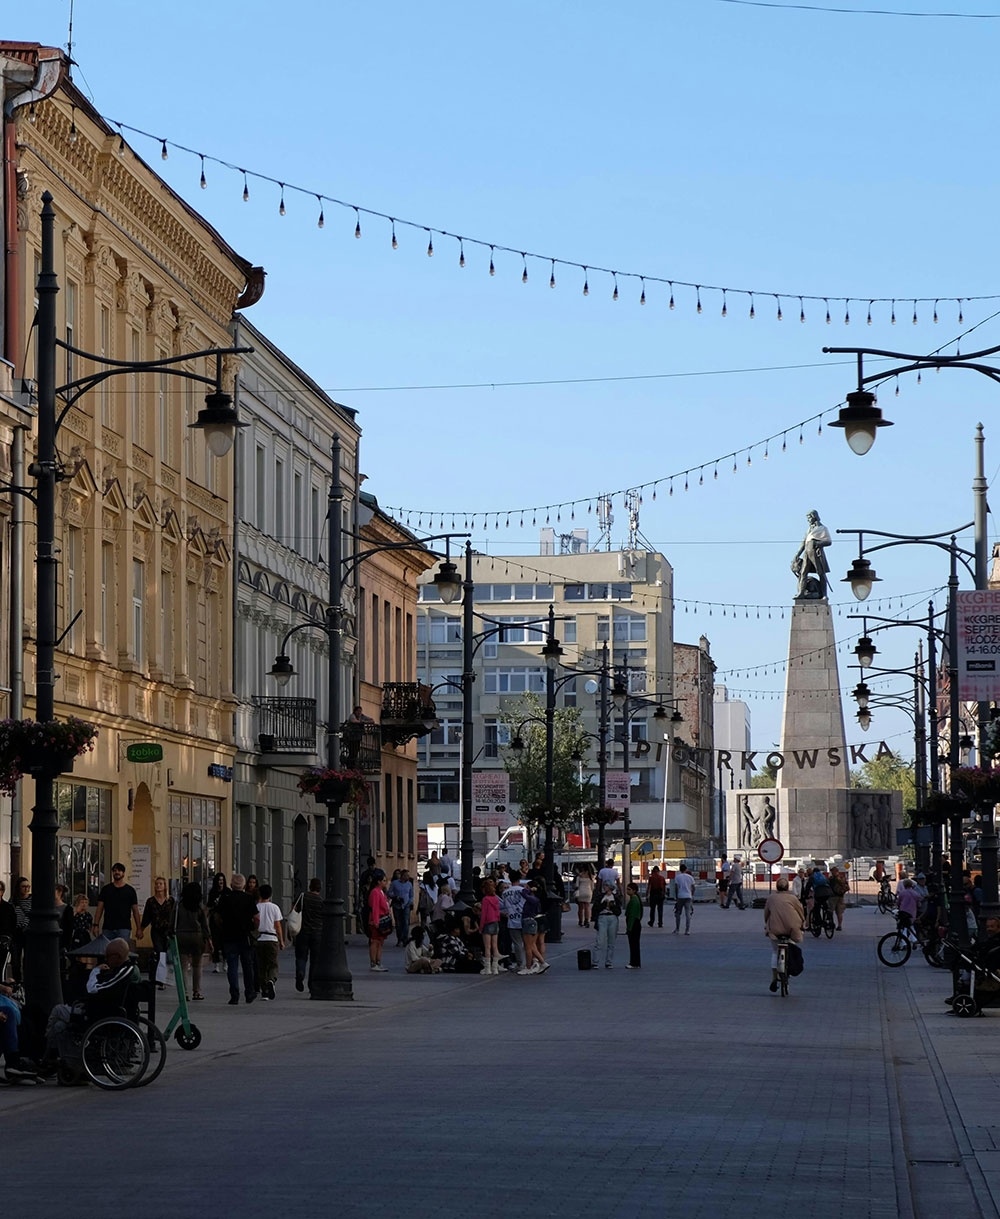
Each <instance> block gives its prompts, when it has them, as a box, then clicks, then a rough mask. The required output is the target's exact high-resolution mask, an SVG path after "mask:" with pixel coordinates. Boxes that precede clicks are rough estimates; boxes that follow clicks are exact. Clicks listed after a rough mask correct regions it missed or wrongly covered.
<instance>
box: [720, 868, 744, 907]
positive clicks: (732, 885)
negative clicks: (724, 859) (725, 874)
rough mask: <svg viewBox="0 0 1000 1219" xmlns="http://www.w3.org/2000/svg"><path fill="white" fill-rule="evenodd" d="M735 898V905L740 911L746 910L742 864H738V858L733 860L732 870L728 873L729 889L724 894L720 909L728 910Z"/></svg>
mask: <svg viewBox="0 0 1000 1219" xmlns="http://www.w3.org/2000/svg"><path fill="white" fill-rule="evenodd" d="M734 897H735V898H736V904H737V906H739V908H740V909H741V910H745V909H746V903H745V902H744V901H743V864H742V863H741V862H740V859H739V856H737V857H736V858H735V859H734V860H733V866H732V870H731V871H730V873H729V888H728V890H727V892H726V902H725V905H724V906H723V907H722V908H723V910H728V909H729V905H730V903H731V902H732V900H733V898H734Z"/></svg>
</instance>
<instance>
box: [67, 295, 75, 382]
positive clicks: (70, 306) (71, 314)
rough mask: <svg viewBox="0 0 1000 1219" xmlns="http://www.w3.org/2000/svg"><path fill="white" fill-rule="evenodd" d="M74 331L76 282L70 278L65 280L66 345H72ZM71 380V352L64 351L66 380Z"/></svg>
mask: <svg viewBox="0 0 1000 1219" xmlns="http://www.w3.org/2000/svg"><path fill="white" fill-rule="evenodd" d="M75 333H76V284H75V283H73V281H72V280H67V282H66V346H67V347H72V346H73V335H74V334H75ZM72 380H73V353H72V352H71V351H67V352H66V381H67V383H68V382H70V381H72Z"/></svg>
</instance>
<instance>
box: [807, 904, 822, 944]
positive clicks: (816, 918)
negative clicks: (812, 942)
mask: <svg viewBox="0 0 1000 1219" xmlns="http://www.w3.org/2000/svg"><path fill="white" fill-rule="evenodd" d="M809 930H810V931H811V932H812V933H813V935H814V936H815V937H816V939H817V940H818V939H819V937H820V936H821V935H822V934H823V919H822V916H821V915H820V912H819V911H818V910H814V911H813V912H812V914H811V915H810V917H809Z"/></svg>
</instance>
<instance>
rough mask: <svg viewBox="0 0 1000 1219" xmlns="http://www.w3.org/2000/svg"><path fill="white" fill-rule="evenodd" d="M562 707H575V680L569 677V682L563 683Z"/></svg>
mask: <svg viewBox="0 0 1000 1219" xmlns="http://www.w3.org/2000/svg"><path fill="white" fill-rule="evenodd" d="M562 697H563V706H564V707H575V706H576V678H575V677H571V678H570V679H569V681H567V682H564V683H563V688H562Z"/></svg>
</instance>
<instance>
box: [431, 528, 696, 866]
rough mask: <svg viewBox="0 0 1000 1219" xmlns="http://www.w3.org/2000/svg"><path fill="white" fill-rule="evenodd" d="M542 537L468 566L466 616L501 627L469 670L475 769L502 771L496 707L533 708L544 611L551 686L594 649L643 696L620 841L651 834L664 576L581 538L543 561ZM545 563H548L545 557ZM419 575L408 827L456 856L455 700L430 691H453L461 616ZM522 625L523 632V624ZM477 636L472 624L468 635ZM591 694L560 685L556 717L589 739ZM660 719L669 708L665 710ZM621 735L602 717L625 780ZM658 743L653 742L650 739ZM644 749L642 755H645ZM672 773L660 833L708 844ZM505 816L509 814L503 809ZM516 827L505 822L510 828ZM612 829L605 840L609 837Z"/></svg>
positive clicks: (664, 658)
mask: <svg viewBox="0 0 1000 1219" xmlns="http://www.w3.org/2000/svg"><path fill="white" fill-rule="evenodd" d="M551 535H552V531H551V530H547V531H543V537H542V546H541V550H542V553H541V554H540V555H524V556H516V557H515V556H506V557H500V556H496V557H494V556H490V555H475V556H474V563H473V579H474V581H475V605H476V610H477V613H478V614H484V615H487V616H488V617H489V619H490V620H492V621H494V622H504V623H506V624H509V629H508V630H507V632H506V634H505V638H504V641H503V642H498V641H496V640H495V639H491V640H489V641H487V642H485V643H483V645H482V646H481V647H479V648H478V650H477V652H476V656H475V661H474V672H475V682H474V685H473V699H474V702H473V725H474V732H475V741H474V746H473V754H474V757H475V758H476V761H475V763H474V768H475V769H476V770H481V769H482V770H502V769H503V758H502V756H501V751H502V747H503V746H504V745H505V744H506V743H507V739H506V729H505V726H504V725H503V724H502V723H501V718H502V714H503V711H504V709H505V707H507V706H509V705H510V703H511V702H513V701H516V700H517V699H518V698H519V697H520V696H522V695H523V694H525V693H534V694H536V695H538V696H539V697H540V698H541V699H543V700H544V694H545V664H544V661H543V659H542V656H541V654H540V649H541V646H542V644H543V643H544V640H545V634H544V628H543V626H542V625H540V624H538V623H537V620H539V619H543V618H545V616H546V615H547V613H548V609H549V605H550V604H551V605H553V606H554V607H555V613H556V616H557V619H558V621H557V627H556V636H557V638H558V640H559V642H560V644H561V645H562V647H563V649H564V652H565V655H564V656H563V664H564V665H565V666H568V668H563V669H560V677H563V676H565V675H566V674H567V673H568V672H569V671H570V670H571V669H572V668H573V667H578V668H580V669H581V670H583V671H593V670H595V669H597V668H598V666H599V664H600V659H601V649H602V644H603V643H604V642H605V641H607V643H608V645H609V652H610V657H611V664H612V670H615V669H618V670H621V669H622V667H623V666H624V665H625V664H626V663H627V664H628V668H629V687H630V689H631V692H632V693H633V694H636V695H649V696H650V701H649V703H648V705H641V704H637V705H635V706H637V707H638V708H639V709H638V710H634V713H633V714H631V715H630V723H629V736H630V741H629V749H628V754H629V757H628V767H627V769H628V770H629V772H630V775H631V791H632V807H631V820H632V837H633V840H638V839H639V838H640V837H645V836H648V835H651V834H653V833H655V834H656V835H659V832H660V828H661V823H662V821H663V816H664V773H665V769H666V756H665V755H666V753H667V752H668V751H667V750H666V748H665V747H661V746H663V723H662V722H661V721H658V720H654V718H653V712H654V709H655V706H656V698H655V696H657V695H659V696H660V697H662V698H663V699H664V700H671V699H673V698H674V697H675V696H676V697H679V696H680V695H681V692H680V691H676V692H675V689H674V648H673V571H672V569H671V567H670V564H669V563H668V562H667V560H666V559H665V558H664V556H663V555H662V554H657V553H655V552H653V551H649V550H628V551H624V550H623V551H592V552H588V551H587V537H586V532H585V531H583V530H575V531H574V533H573V534H572V535H569V536H567V537H566V538H565V539H561V541H562V543H563V546H562V548H563V549H564V551H566V553H561V554H554V553H552V551H553V550H554V549H555V546H554V545H553V538H552V536H551ZM546 552H548V553H546ZM433 576H434V571H433V570H431V571H428V572H427V573H426V574H425V575H424V576H423V577H422V579H421V581H420V589H419V593H420V601H419V605H418V616H417V670H418V675H419V677H420V680H421V681H423V682H425V683H427V684H428V685H430V686H433V687H436V689H435V690H434V701H435V704H436V707H437V717H438V721H439V726H438V728H437V729H436V730H435V731H434V732H433V733H432V734H431V735H430V736H429V737H426V738H424V739H423V740H422V741H421V742H420V743H419V746H418V748H419V759H420V782H419V804H418V824H419V826H420V828H421V829H422V830H426V831H427V832H428V834H429V836H430V841H431V845H432V846H433V845H434V844H435V843H436V842H440V841H441V840H444V841H447V843H448V845H449V848H450V849H451V850H452V851H453V852H454V851H455V850H456V849H457V846H458V838H459V824H460V820H461V813H460V805H459V769H460V754H461V743H460V737H461V726H462V700H461V693H460V691H459V689H457V688H454V687H449V686H447V685H442V684H441V683H444V682H447V681H449V680H450V681H452V682H455V683H456V684H457V683H459V681H460V677H461V672H462V628H461V613H462V611H461V606H460V605H457V604H456V605H448V606H446V605H444V604H442V602H441V601H440V600H439V598H438V596H437V590H436V589H435V587H434V585H433V583H432V580H433ZM526 620H531V622H532V625H525V621H526ZM481 625H482V623H481V622H480V621H478V620H477V630H478V629H479V627H480V626H481ZM597 688H598V687H597V683H596V682H594V681H592V680H591V679H589V678H588V677H586V676H583V675H581V676H580V677H578V678H576V679H574V680H570V681H567V682H565V683H564V684H562V685H561V686H560V687H559V689H558V691H557V696H556V705H557V707H579V708H580V709H581V710H582V712H583V726H584V729H585V730H586V731H587V732H588V733H592V734H594V736H595V737H596V736H597V734H598V727H599V699H598V695H597V694H596V690H597ZM667 706H668V709H669V708H670V706H671V704H670V702H669V701H668V702H667ZM622 737H623V724H622V719H621V716H620V714H619V713H618V712H616V711H614V710H613V709H612V714H611V733H610V740H611V742H612V748H611V750H610V757H609V760H608V770H609V771H619V772H620V771H622V770H624V769H625V765H624V759H623V741H622ZM657 738H659V739H657ZM647 743H648V749H647ZM591 746H592V748H591V752H590V754H589V756H588V759H587V761H586V763H585V775H586V776H589V777H590V778H592V779H593V781H594V782H595V783H596V782H597V775H598V765H597V741H596V740H591ZM681 770H682V768H680V767H676V766H672V767H670V768H669V770H667V773H668V775H669V779H668V782H669V784H670V790H669V791H668V793H667V801H666V814H667V815H666V823H667V828H668V831H672V832H673V833H674V835H675V836H678V835H680V834H684V835H685V836H687V837H689V838H691V839H692V840H693V839H697V838H704V837H706V836H707V834H708V833H709V827H708V825H707V824H705V821H706V820H707V816H700V815H699V811H698V808H697V807H694V806H688V805H687V804H685V803H683V801H682V798H681V793H682V791H684V783H683V776H682V774H681V773H680V772H681ZM514 808H515V810H516V805H515V806H514ZM515 822H516V815H512V817H511V824H514V823H515ZM620 828H621V827H620V823H619V824H618V826H613V827H612V831H615V830H617V831H618V833H619V834H620ZM499 832H500V831H499V830H498V829H496V828H490V829H486V828H482V829H476V830H475V831H474V836H475V839H476V847H477V854H479V853H481V852H482V851H483V850H484V849H485V847H486V846H487V845H488V844H491V843H492V842H494V841H496V838H497V836H498V833H499Z"/></svg>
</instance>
